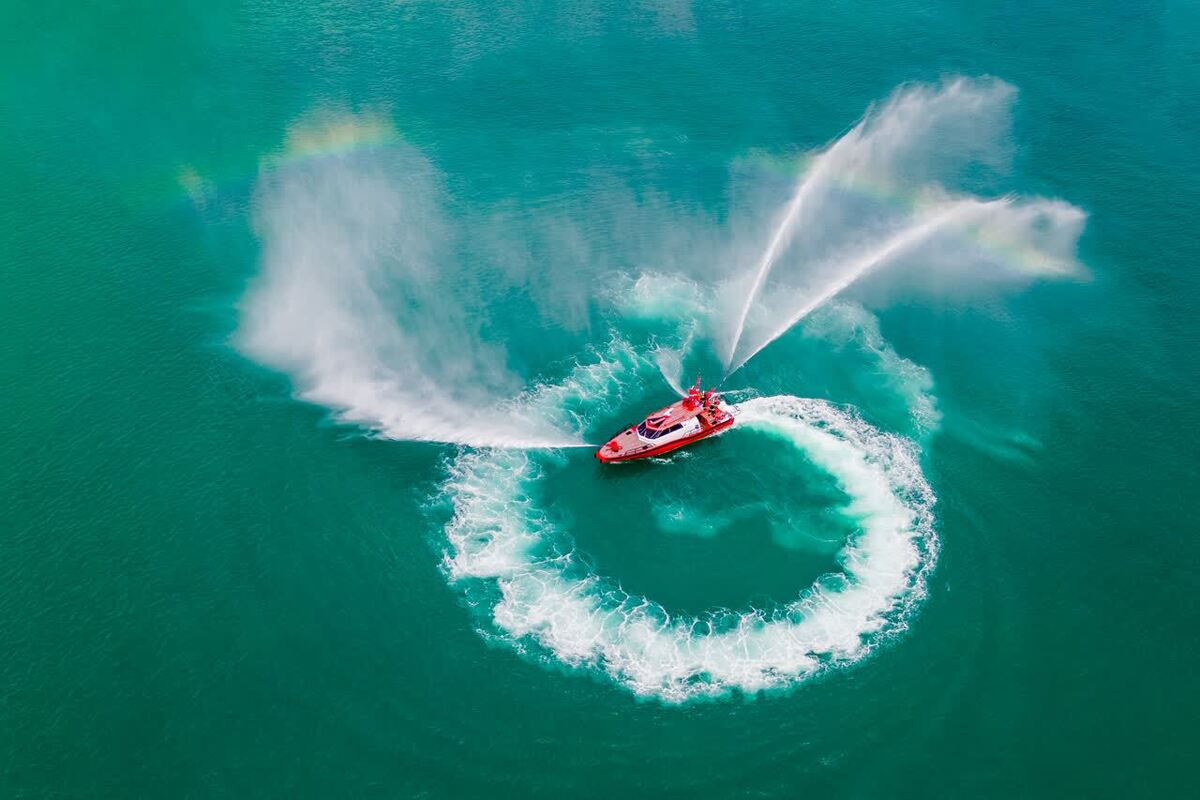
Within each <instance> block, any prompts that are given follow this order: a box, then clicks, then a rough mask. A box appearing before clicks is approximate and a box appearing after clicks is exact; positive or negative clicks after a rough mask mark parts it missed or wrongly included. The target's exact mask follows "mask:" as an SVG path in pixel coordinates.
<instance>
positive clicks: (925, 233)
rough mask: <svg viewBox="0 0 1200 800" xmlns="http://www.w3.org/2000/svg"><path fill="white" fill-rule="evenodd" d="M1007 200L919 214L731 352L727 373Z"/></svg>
mask: <svg viewBox="0 0 1200 800" xmlns="http://www.w3.org/2000/svg"><path fill="white" fill-rule="evenodd" d="M1006 202H1007V201H1003V200H997V201H992V202H990V203H983V202H980V201H977V200H959V201H954V202H951V203H948V204H946V205H944V206H942V207H939V208H938V209H937V210H936V211H935V212H933V213H927V214H925V215H923V216H922V217H921V218H918V221H917V222H916V224H914V225H912V226H910V227H907V228H905V229H904V230H901V231H900V232H898V233H896V234H894V235H892V236H891V237H890V238H888V239H886V240H884V241H883V242H882V243H881V244H880V245H878V246H877V247H874V248H871V249H870V250H868V251H867V252H865V253H862V254H861V255H859V256H858V257H857V258H854V259H853V260H851V261H850V262H848V263H847V264H846V266H845V267H844V268H843V269H842V270H841V273H840V275H839V276H838V277H837V279H835V280H833V281H831V282H829V283H827V284H826V285H825V286H824V287H822V288H821V289H820V291H818V292H817V293H816V294H814V295H812V296H811V297H810V298H809V299H808V300H806V301H805V302H804V304H803V305H801V306H800V307H799V308H797V309H796V310H795V311H794V312H793V313H792V314H791V316H789V317H788V318H787V319H786V320H785V321H784V322H783V323H782V324H780V325H779V326H777V327H776V328H774V329H773V330H772V332H771V333H770V334H768V335H767V337H766V338H764V339H763V340H762V341H761V342H760V343H759V344H757V345H755V346H754V348H753V349H751V350H749V351H748V352H747V353H746V354H745V355H743V356H741V357H740V358H738V357H737V352H736V351H734V352H733V353H732V354H731V358H730V363H729V368H728V370H727V372H726V373H725V377H726V378H728V377H729V376H730V375H732V374H733V373H735V372H737V371H738V370H739V369H741V368H742V367H743V366H744V365H745V364H746V362H747V361H749V360H750V359H751V358H753V357H754V356H755V355H757V354H758V353H759V352H761V351H762V349H763V348H765V347H766V346H767V345H769V344H770V343H771V342H773V341H775V340H776V339H778V338H779V337H780V336H783V335H784V334H785V333H787V332H788V331H789V330H791V329H792V327H793V326H795V325H796V324H797V323H798V322H800V321H801V320H802V319H804V318H805V317H807V316H808V315H809V314H811V313H812V312H814V311H816V310H817V309H818V308H820V307H821V306H823V305H824V304H825V303H828V302H829V301H830V300H832V299H833V298H835V297H837V296H838V295H839V294H841V293H842V292H843V291H845V290H846V289H847V288H849V287H850V286H851V285H852V284H854V283H855V282H856V281H858V280H859V279H860V278H862V277H863V276H865V275H866V274H867V273H869V272H871V271H872V270H874V269H876V268H877V267H879V266H881V265H882V264H884V263H886V262H887V261H888V260H889V259H892V258H895V257H896V256H899V255H901V254H903V253H904V252H905V251H906V250H908V249H909V248H912V247H915V246H916V245H918V244H920V243H921V242H923V241H925V240H926V239H928V238H929V237H930V236H932V235H934V234H935V233H938V232H939V231H942V230H944V229H946V228H948V227H951V226H953V225H954V224H961V223H963V222H965V221H967V220H968V219H969V218H970V217H972V216H974V215H976V214H978V213H980V212H981V211H982V210H984V209H987V208H989V207H991V206H994V205H996V204H1004V203H1006ZM735 359H736V360H735Z"/></svg>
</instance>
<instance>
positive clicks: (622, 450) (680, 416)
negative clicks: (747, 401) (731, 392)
mask: <svg viewBox="0 0 1200 800" xmlns="http://www.w3.org/2000/svg"><path fill="white" fill-rule="evenodd" d="M731 425H733V414H732V413H731V412H730V410H729V409H728V408H727V407H726V406H725V405H724V404H722V403H721V398H720V396H719V395H718V394H717V393H716V392H714V391H712V390H711V389H710V390H708V391H707V392H701V391H700V381H699V380H697V381H696V385H695V386H693V387H692V388H691V389H689V390H688V393H687V396H686V397H684V398H683V399H682V400H680V401H679V402H677V403H672V404H671V405H669V406H667V407H666V408H660V409H659V410H658V411H655V412H654V413H653V414H651V415H650V416H648V417H646V418H645V419H644V420H642V421H641V422H639V423H638V424H637V425H634V426H632V427H629V428H627V429H625V430H623V431H621V432H620V433H618V434H617V435H616V436H614V437H613V438H611V439H609V440H608V443H607V444H605V445H604V446H603V447H601V448H600V449H599V450H597V451H596V458H598V459H600V460H601V461H603V462H604V463H606V464H609V463H612V462H614V461H633V460H634V459H635V458H650V457H651V456H661V455H662V454H663V453H669V452H671V451H672V450H675V449H677V448H680V447H683V446H684V445H689V444H691V443H692V442H698V441H700V440H701V439H706V438H708V437H709V436H713V435H715V434H718V433H720V432H721V431H723V430H725V429H727V428H729V427H730V426H731Z"/></svg>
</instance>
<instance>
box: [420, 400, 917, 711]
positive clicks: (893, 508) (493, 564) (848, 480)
mask: <svg viewBox="0 0 1200 800" xmlns="http://www.w3.org/2000/svg"><path fill="white" fill-rule="evenodd" d="M737 416H738V425H737V427H735V428H734V429H733V431H731V432H730V433H729V434H727V435H730V436H737V435H738V428H754V429H757V430H760V431H763V432H765V433H768V434H770V435H773V436H775V437H776V438H778V439H779V440H780V441H782V442H785V443H787V444H789V445H790V446H793V447H796V448H798V449H799V450H801V451H802V452H803V453H804V454H805V456H806V457H807V458H808V459H809V460H810V461H811V462H812V463H813V464H815V465H816V466H817V467H819V468H821V469H823V470H825V471H826V472H828V473H829V474H830V475H831V476H832V477H833V478H834V479H835V480H836V482H837V483H838V484H839V485H840V487H841V489H842V490H843V491H844V492H845V493H846V494H847V495H848V496H849V498H850V501H849V503H847V504H846V505H845V506H844V507H843V508H841V509H840V511H841V513H842V514H844V515H845V516H846V517H848V518H849V519H851V520H853V521H854V523H855V527H856V533H855V535H853V536H852V537H851V538H850V540H849V541H847V543H846V544H845V546H844V547H843V548H842V550H841V551H840V553H839V555H838V559H839V563H840V564H841V571H840V572H838V573H835V574H832V575H826V576H823V577H822V578H820V579H818V580H817V581H816V582H815V583H813V584H812V585H811V586H809V587H807V588H804V589H803V591H800V593H799V595H798V596H797V598H796V599H795V600H793V601H792V602H790V603H787V604H786V605H781V606H777V607H769V608H755V609H750V610H749V611H745V612H740V613H739V612H733V611H723V612H715V613H711V614H707V615H703V616H687V615H685V616H679V615H676V616H672V615H671V614H669V613H668V612H667V611H666V610H665V609H664V608H663V607H662V606H660V605H659V604H658V603H656V602H655V601H654V600H652V599H651V598H648V597H641V596H636V595H631V594H629V593H627V592H625V591H623V590H622V589H621V588H620V587H619V586H618V585H617V584H616V583H615V581H613V580H611V579H609V578H607V577H605V576H601V575H597V574H594V573H593V572H591V571H590V570H588V569H587V568H586V567H585V566H584V565H582V564H581V563H580V560H579V559H578V558H576V557H575V556H574V553H573V550H572V545H571V542H570V537H569V535H567V534H566V533H565V532H563V531H560V530H558V529H557V528H556V526H555V525H554V524H552V523H551V522H550V520H549V518H548V517H547V515H546V514H545V513H544V512H543V511H542V510H541V509H540V508H539V507H538V505H537V503H536V502H535V501H534V499H533V497H532V496H531V495H532V492H531V490H532V487H533V484H534V483H535V482H536V481H537V480H538V478H539V477H540V474H541V470H542V467H541V466H540V463H539V462H538V461H535V460H534V458H533V457H532V456H531V455H530V454H527V453H523V452H520V451H512V450H507V451H505V450H487V451H469V452H463V453H461V454H460V455H459V456H458V457H457V458H456V459H455V460H454V461H453V462H452V463H451V465H450V468H449V472H450V474H449V477H448V478H447V480H446V482H445V484H444V486H443V488H444V490H445V491H446V493H447V496H448V497H449V500H450V502H451V504H452V506H453V511H454V514H453V518H452V519H451V521H450V523H449V524H448V525H447V528H446V534H447V537H448V539H449V547H448V549H447V552H446V562H445V565H446V569H447V571H448V573H449V575H450V577H451V579H452V581H453V582H454V583H455V584H456V585H458V586H460V587H462V588H463V589H464V590H465V591H467V592H469V593H471V594H472V599H473V600H474V599H476V598H475V594H476V593H477V592H478V593H479V594H480V595H481V599H480V600H479V603H478V605H479V607H480V608H482V609H488V610H489V611H490V618H491V625H489V627H490V628H493V630H492V631H490V632H491V633H494V634H495V635H497V636H499V637H500V638H502V639H504V640H506V641H508V642H510V643H512V644H514V645H515V646H517V647H518V648H520V649H522V650H527V651H530V652H533V653H535V654H538V655H541V656H543V657H546V658H549V659H553V660H556V661H558V662H561V663H562V664H565V665H568V666H571V667H576V668H581V669H591V670H599V671H601V672H603V673H604V674H606V675H607V676H609V677H610V678H611V679H612V680H614V681H616V682H617V683H618V684H620V685H622V686H624V687H626V688H628V689H630V690H631V691H633V692H635V693H636V694H638V695H643V696H649V697H656V698H659V699H661V700H664V701H667V702H683V701H686V700H688V699H691V698H695V697H703V696H715V695H722V694H726V693H729V692H731V691H734V690H738V691H742V692H747V693H753V692H758V691H762V690H769V689H778V688H785V687H787V686H790V685H793V684H795V683H797V682H799V681H801V680H804V679H805V678H808V677H811V676H812V675H814V674H816V673H818V672H820V671H822V670H823V669H827V668H830V667H835V666H842V665H846V664H849V663H852V662H855V661H857V660H859V659H860V658H862V657H863V656H864V655H865V654H866V653H868V652H869V651H870V650H871V648H872V647H873V646H874V645H875V644H876V643H877V642H879V641H880V639H881V638H883V637H885V636H887V635H889V634H891V633H894V632H896V631H899V630H901V629H902V628H903V627H904V625H905V623H906V619H907V617H908V614H909V612H910V610H911V609H912V607H913V605H914V604H915V603H916V601H918V600H919V599H920V598H921V597H922V596H923V594H924V591H925V577H926V574H927V573H928V571H929V569H930V568H931V567H932V566H933V563H934V561H935V559H936V556H937V548H938V542H937V537H936V534H935V532H934V525H933V520H934V517H933V513H932V507H933V504H934V502H935V499H936V498H935V496H934V494H933V491H932V489H931V488H930V487H929V484H928V483H927V482H926V481H925V478H924V476H923V475H922V473H921V469H920V467H919V465H918V460H917V456H916V452H915V448H914V446H913V445H912V444H911V443H910V442H908V441H907V440H906V439H903V438H901V437H898V436H894V435H890V434H885V433H883V432H881V431H879V430H877V429H876V428H874V427H872V426H870V425H868V424H867V423H865V422H864V421H863V420H861V419H859V418H858V417H857V416H856V415H854V414H853V413H849V412H847V411H844V410H842V409H839V408H837V407H835V406H833V405H831V404H829V403H826V402H824V401H821V400H811V399H801V398H797V397H790V396H777V397H768V398H759V399H754V400H750V401H748V402H746V403H743V404H742V405H740V406H738V407H737Z"/></svg>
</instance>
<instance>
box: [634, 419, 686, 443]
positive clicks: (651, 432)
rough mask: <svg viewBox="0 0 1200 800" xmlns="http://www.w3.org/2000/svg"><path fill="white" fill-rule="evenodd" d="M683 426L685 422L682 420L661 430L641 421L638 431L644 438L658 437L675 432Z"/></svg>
mask: <svg viewBox="0 0 1200 800" xmlns="http://www.w3.org/2000/svg"><path fill="white" fill-rule="evenodd" d="M682 427H683V423H682V422H680V423H677V424H675V425H672V426H671V427H669V428H661V429H659V430H655V429H654V428H651V427H650V426H648V425H647V424H646V423H644V422H639V423H638V426H637V432H638V435H639V436H641V437H642V438H643V439H657V438H659V437H660V436H666V435H667V434H668V433H674V432H675V431H677V430H679V429H680V428H682Z"/></svg>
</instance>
